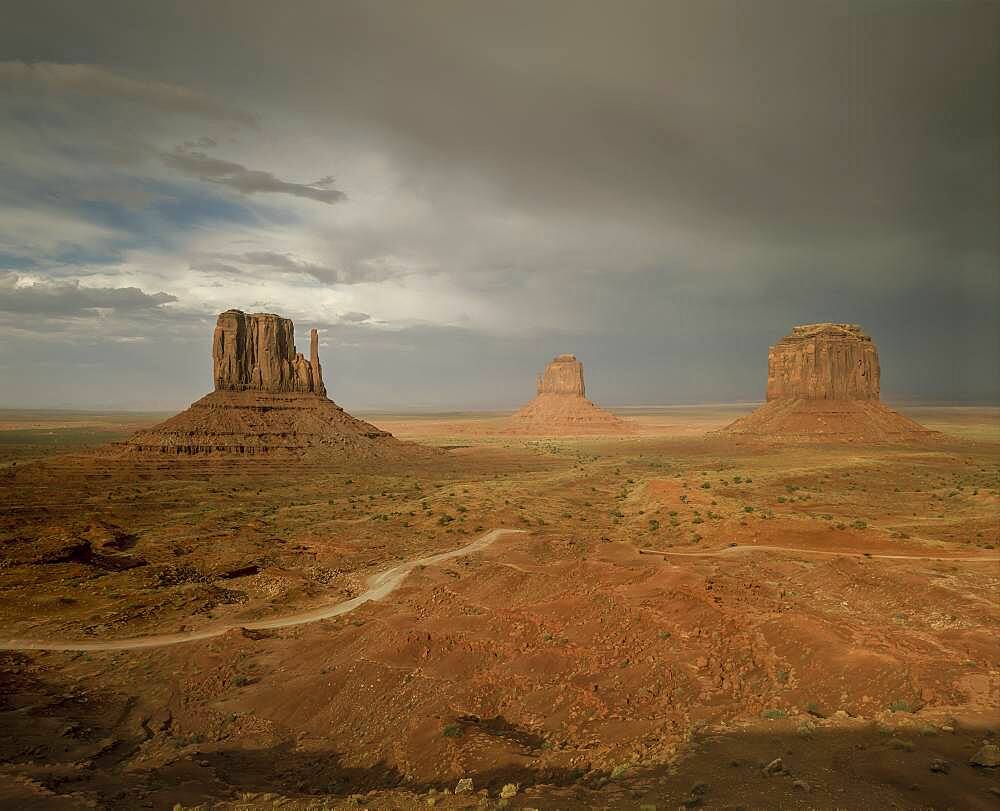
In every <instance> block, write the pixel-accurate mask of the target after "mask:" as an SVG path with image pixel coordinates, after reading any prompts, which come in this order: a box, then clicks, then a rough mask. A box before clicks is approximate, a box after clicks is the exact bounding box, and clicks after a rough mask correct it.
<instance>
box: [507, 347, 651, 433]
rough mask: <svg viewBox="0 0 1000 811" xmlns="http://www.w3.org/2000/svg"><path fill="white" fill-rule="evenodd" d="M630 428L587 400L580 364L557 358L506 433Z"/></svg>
mask: <svg viewBox="0 0 1000 811" xmlns="http://www.w3.org/2000/svg"><path fill="white" fill-rule="evenodd" d="M632 429H633V428H632V426H631V425H630V424H629V423H628V422H626V421H625V420H622V419H619V418H618V417H616V416H615V415H614V414H611V413H609V412H607V411H605V410H604V409H602V408H598V407H597V406H596V405H594V404H593V403H592V402H590V400H588V399H587V397H586V386H585V385H584V382H583V364H582V363H580V361H578V360H577V359H576V356H575V355H558V356H557V357H555V358H554V359H553V360H552V362H551V363H550V364H549V365H548V366H546V367H545V371H544V372H542V374H540V375H538V386H537V395H536V397H535V399H534V400H532V401H531V402H530V403H528V404H527V405H525V406H524V407H523V408H522V409H521V410H520V411H518V412H517V413H516V414H514V416H513V417H511V419H510V424H509V426H508V429H507V430H508V431H509V432H512V433H530V434H547V435H553V434H570V435H571V434H619V433H628V432H629V431H631V430H632Z"/></svg>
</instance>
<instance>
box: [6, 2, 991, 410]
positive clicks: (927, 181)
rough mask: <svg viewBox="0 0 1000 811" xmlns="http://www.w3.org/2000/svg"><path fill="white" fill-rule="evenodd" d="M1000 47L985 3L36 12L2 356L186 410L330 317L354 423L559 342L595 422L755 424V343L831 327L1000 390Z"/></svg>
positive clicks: (10, 96) (519, 369) (907, 380)
mask: <svg viewBox="0 0 1000 811" xmlns="http://www.w3.org/2000/svg"><path fill="white" fill-rule="evenodd" d="M54 18H58V19H60V20H61V21H62V22H63V24H62V25H61V26H59V27H58V29H56V28H53V27H52V26H51V25H50V21H51V19H54ZM998 24H1000V7H998V6H996V4H993V3H984V2H977V1H976V0H956V2H951V3H937V2H924V1H923V0H915V2H907V3H901V2H900V3H897V2H871V0H848V1H847V2H843V3H838V4H802V3H800V2H798V1H797V0H760V2H755V3H754V4H753V5H752V7H751V6H749V5H747V4H744V3H738V2H735V0H703V1H702V2H698V3H687V2H680V3H662V2H645V0H629V2H627V3H626V4H625V5H624V6H623V7H612V6H609V5H608V4H606V3H597V2H594V3H591V2H586V0H574V1H573V2H569V1H568V0H567V2H561V0H553V2H547V3H544V4H541V5H539V4H537V3H532V2H519V0H513V1H512V2H508V3H504V4H500V5H497V4H492V3H486V2H460V3H454V2H449V1H448V0H430V1H429V2H426V3H421V4H420V5H419V7H418V6H408V5H406V4H398V3H380V2H374V3H373V2H353V0H345V1H344V2H339V3H336V4H329V3H324V2H308V0H304V2H300V3H296V4H295V5H294V7H293V8H291V9H288V10H287V11H286V12H283V13H282V14H281V15H275V14H274V11H273V5H272V4H270V3H265V2H256V1H255V0H250V1H248V2H232V3H230V2H225V1H224V2H218V3H212V4H208V5H201V6H198V5H191V6H184V7H182V8H181V9H176V8H173V7H168V6H158V5H155V4H154V5H151V6H149V7H148V8H146V9H144V13H143V14H142V15H136V14H135V13H134V9H133V8H132V6H131V4H129V3H124V2H122V3H119V2H116V1H115V0H102V2H99V3H97V4H96V5H95V4H88V5H87V7H84V6H83V5H81V4H72V3H71V4H64V3H58V2H52V3H50V2H49V0H37V2H35V3H32V4H31V5H30V6H28V5H22V6H21V7H19V8H18V9H16V10H14V11H12V12H11V13H10V14H8V15H7V18H6V19H5V24H4V26H3V27H2V28H0V49H2V51H0V52H3V53H4V54H7V55H8V60H9V61H6V62H0V91H4V92H0V120H2V122H3V123H2V124H0V155H2V156H3V157H0V269H6V270H7V272H8V273H9V274H13V275H8V276H6V277H4V278H5V282H4V284H5V285H7V286H6V287H2V288H0V295H3V296H7V298H5V299H3V301H4V302H6V303H4V304H0V338H3V339H4V340H3V341H0V347H2V348H0V365H2V364H6V365H7V366H8V367H9V368H13V369H15V371H16V373H17V374H18V375H19V376H20V377H24V376H29V377H30V375H31V374H33V371H32V369H33V368H36V366H37V363H38V362H40V361H41V360H44V357H40V356H39V354H38V353H40V352H42V351H43V349H41V348H39V347H40V346H41V344H36V343H32V342H35V341H37V340H40V339H42V338H43V339H44V344H45V346H50V347H55V346H56V345H57V344H58V341H59V340H60V338H59V336H60V335H62V336H63V340H64V341H65V342H66V343H67V344H68V343H70V342H72V343H73V345H74V346H75V347H78V348H79V347H83V346H87V347H90V349H88V350H87V351H88V352H89V353H90V354H89V355H88V357H89V359H90V360H89V361H87V362H88V363H92V364H100V363H103V362H105V361H104V359H105V358H107V361H106V362H107V363H108V364H113V368H115V369H128V368H135V367H137V366H138V365H140V364H142V363H144V362H147V361H148V362H153V363H155V364H157V365H158V366H160V367H161V368H164V369H172V370H174V372H175V373H176V374H178V375H182V376H183V375H187V377H184V378H183V379H178V380H172V381H169V382H167V383H163V384H160V383H157V382H156V381H155V380H151V381H150V384H149V387H148V388H147V389H146V391H148V393H149V400H150V402H149V403H147V405H164V404H165V403H161V402H160V400H170V403H169V405H182V404H183V401H184V400H186V399H190V398H193V397H194V396H196V395H197V394H198V393H199V392H200V391H202V390H203V389H204V388H205V386H206V385H207V384H206V382H205V381H206V380H208V375H207V372H206V371H205V370H206V369H207V365H208V350H207V345H208V336H209V335H210V333H211V323H212V319H213V315H214V313H215V312H218V311H220V310H223V309H227V308H229V307H240V308H242V309H246V310H270V311H277V312H282V313H285V314H287V315H290V316H292V317H294V318H295V319H296V321H297V323H298V325H299V327H300V329H304V328H308V327H309V326H311V325H317V326H319V327H320V328H321V330H322V334H323V337H324V342H325V349H324V353H325V355H324V363H325V365H326V366H328V367H329V368H331V370H335V371H336V373H337V374H336V377H335V378H331V379H335V380H336V383H335V384H334V385H333V386H331V391H332V392H333V394H334V396H336V397H337V398H338V400H340V401H342V402H344V403H345V404H347V405H354V404H361V405H386V406H399V405H405V404H406V403H408V402H409V403H422V404H431V405H435V406H439V407H440V406H447V405H449V404H450V405H454V406H455V407H465V406H470V405H481V406H491V405H493V406H501V405H504V406H506V405H514V404H516V402H517V401H518V400H521V399H524V398H526V397H527V396H530V393H531V390H532V381H533V375H534V373H535V372H536V371H537V370H538V368H540V367H541V365H542V364H543V363H544V362H545V361H546V359H548V358H549V357H551V356H552V355H554V354H557V353H559V352H564V351H570V352H576V354H578V355H579V356H580V357H581V358H582V359H583V360H584V362H585V364H586V366H587V370H588V390H590V391H592V392H593V393H594V395H595V397H597V398H598V399H601V400H604V401H606V402H611V403H615V402H619V403H649V402H691V401H698V400H723V399H753V398H757V397H759V396H760V395H761V392H762V389H763V383H764V380H763V377H764V370H765V366H766V353H767V347H768V345H769V344H771V343H773V342H774V341H776V340H777V339H779V338H780V337H781V336H782V335H784V334H786V333H787V332H788V330H789V329H790V328H791V326H792V325H793V324H796V323H805V322H813V321H819V320H836V321H850V322H858V323H861V324H863V325H864V326H865V328H866V329H867V330H868V331H869V332H871V333H872V334H873V336H874V337H875V339H876V341H877V342H878V344H879V347H880V350H881V352H882V360H883V369H884V376H883V377H884V383H885V391H886V392H887V394H888V395H890V396H896V397H911V396H912V397H922V398H933V399H954V400H963V401H970V400H995V399H1000V369H998V368H997V365H996V363H995V347H996V346H997V345H998V344H1000V326H998V321H997V318H996V315H995V313H996V310H997V308H998V304H1000V274H997V272H996V269H997V267H998V266H1000V245H998V239H1000V237H998V231H997V229H996V222H997V221H1000V156H998V153H997V151H996V143H997V142H998V140H1000V132H998V121H1000V109H998V104H1000V49H998V46H997V43H996V39H995V37H994V35H993V34H994V32H995V30H996V28H997V25H998ZM334 177H335V178H336V181H334ZM311 178H319V179H318V180H315V181H313V182H308V181H309V180H310V179H311ZM15 277H16V279H15V281H14V282H13V285H14V286H13V287H11V283H10V279H12V278H15ZM160 291H162V292H160ZM102 301H103V302H104V304H103V305H102V304H100V303H98V302H102ZM18 308H20V309H18ZM31 308H36V309H35V310H32V309H31ZM19 313H20V314H23V315H25V316H28V315H30V314H32V313H34V314H35V315H36V319H35V321H32V320H31V319H28V318H22V319H18V314H19ZM33 324H37V326H38V328H37V329H35V327H34V326H33ZM88 330H90V332H89V333H88ZM88 335H89V336H90V337H87V336H88ZM139 335H145V336H148V337H149V340H148V341H145V342H144V346H143V347H142V348H143V349H144V351H146V352H147V353H149V357H148V358H147V359H146V361H143V360H142V358H141V357H139V356H136V355H133V354H130V353H131V352H132V351H133V350H136V349H137V348H138V347H137V346H133V345H132V344H130V343H129V340H130V339H131V338H134V337H136V336H139ZM29 343H30V344H31V348H30V349H29V348H28V344H29ZM126 349H127V350H128V351H127V352H126ZM53 351H55V349H53ZM80 351H82V350H80ZM28 357H31V358H32V359H33V360H32V361H31V362H30V363H29V362H27V361H24V365H23V366H18V364H19V363H21V362H22V361H21V360H19V358H28ZM77 360H78V361H81V362H82V359H81V358H78V359H77ZM123 364H124V365H123ZM129 364H131V366H129ZM78 365H79V364H78ZM87 368H92V367H87ZM109 368H112V367H111V366H109ZM69 373H70V374H73V372H72V370H70V372H69ZM78 382H79V384H80V385H79V386H78V387H77V388H76V389H74V390H73V391H74V392H76V393H78V396H80V397H85V398H90V400H89V401H90V402H94V403H96V402H98V401H100V402H112V401H114V396H115V395H114V394H113V392H115V391H117V390H118V389H116V388H115V386H116V384H115V381H114V379H113V377H112V376H111V375H110V372H109V375H108V376H105V377H100V376H95V375H94V374H92V373H89V374H88V375H86V376H81V378H80V380H79V381H78ZM39 386H40V387H39V388H35V389H29V388H25V389H23V390H22V391H23V392H29V393H30V396H31V397H34V398H36V399H39V398H40V399H41V400H44V399H45V398H44V391H45V390H44V385H42V384H41V383H40V384H39ZM18 396H21V395H18ZM24 396H25V397H27V396H28V394H25V395H24ZM74 396H77V394H74ZM102 398H103V399H102ZM171 398H173V399H171ZM176 400H180V401H181V402H176ZM17 404H18V405H23V404H31V403H28V402H27V401H26V400H23V401H20V402H18V403H17ZM0 405H2V403H0Z"/></svg>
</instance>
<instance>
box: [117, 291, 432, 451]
mask: <svg viewBox="0 0 1000 811" xmlns="http://www.w3.org/2000/svg"><path fill="white" fill-rule="evenodd" d="M212 366H213V377H214V380H215V391H213V392H212V393H211V394H207V395H205V396H204V397H202V398H201V399H200V400H198V401H197V402H196V403H193V404H192V405H191V407H190V408H188V409H187V410H186V411H182V412H181V413H180V414H177V415H176V416H173V417H171V418H170V419H168V420H166V421H165V422H162V423H160V424H159V425H156V426H154V427H152V428H148V429H145V430H142V431H138V432H137V433H135V434H134V435H133V436H131V437H130V438H129V439H128V440H127V441H126V442H125V443H124V444H123V445H121V446H120V447H119V450H120V451H124V452H125V453H128V454H142V455H149V454H156V455H165V456H199V455H222V456H233V455H235V456H251V455H252V456H277V455H303V454H308V455H321V456H325V457H335V458H341V459H352V460H355V459H358V460H360V459H373V460H376V459H377V460H385V459H401V458H410V457H423V456H428V455H430V454H431V453H432V452H431V451H429V450H427V449H423V448H420V447H418V446H415V445H412V444H410V443H403V442H399V441H398V440H396V439H395V438H394V437H393V436H392V435H391V434H389V433H387V432H386V431H381V430H379V429H378V428H376V427H375V426H373V425H370V424H369V423H367V422H364V421H363V420H359V419H356V418H354V417H352V416H351V415H350V414H348V413H347V412H345V411H344V410H343V409H342V408H341V407H340V406H338V405H337V404H336V403H334V402H332V401H331V400H329V399H328V398H327V396H326V386H325V385H324V383H323V370H322V367H321V366H320V362H319V336H318V335H317V333H316V330H312V332H311V334H310V341H309V359H308V360H307V359H306V358H305V357H304V356H303V355H302V354H301V353H299V352H296V351H295V325H294V324H293V323H292V322H291V320H290V319H288V318H282V317H281V316H279V315H272V314H270V313H255V314H253V315H247V314H246V313H243V312H240V311H239V310H227V311H226V312H224V313H222V314H221V315H220V316H219V319H218V323H217V326H216V328H215V334H214V336H213V338H212Z"/></svg>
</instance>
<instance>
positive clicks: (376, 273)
mask: <svg viewBox="0 0 1000 811" xmlns="http://www.w3.org/2000/svg"><path fill="white" fill-rule="evenodd" d="M216 259H217V260H219V261H209V262H199V263H197V264H196V265H194V266H193V267H195V269H196V270H204V271H218V272H225V273H236V274H241V273H243V274H245V273H248V272H250V273H253V272H256V270H255V269H256V268H264V269H267V270H277V271H280V272H282V273H291V274H297V275H305V276H308V277H310V278H312V279H315V280H316V281H318V282H323V283H324V284H361V283H363V282H379V281H384V280H386V279H390V278H393V277H394V276H397V275H399V274H398V273H397V272H395V271H393V270H392V269H389V268H385V267H362V266H356V267H351V268H331V267H326V266H324V265H320V264H317V263H315V262H309V261H307V260H305V259H302V258H300V257H298V256H295V255H294V254H290V253H279V252H277V251H248V252H246V253H242V254H219V255H218V256H217V257H216ZM236 265H244V266H249V267H250V268H252V269H254V270H251V271H246V270H240V269H239V268H238V267H237V266H236Z"/></svg>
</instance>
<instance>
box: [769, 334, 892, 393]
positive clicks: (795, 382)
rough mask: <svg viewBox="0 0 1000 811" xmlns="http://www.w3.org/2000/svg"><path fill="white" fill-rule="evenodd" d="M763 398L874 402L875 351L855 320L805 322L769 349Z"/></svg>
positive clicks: (876, 365) (876, 354)
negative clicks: (847, 322)
mask: <svg viewBox="0 0 1000 811" xmlns="http://www.w3.org/2000/svg"><path fill="white" fill-rule="evenodd" d="M767 399H768V400H779V399H803V400H878V399H879V364H878V350H877V349H876V348H875V344H874V343H873V342H872V339H871V338H870V337H869V336H868V335H865V333H864V332H862V331H861V327H859V326H858V325H856V324H805V325H802V326H798V327H794V328H793V329H792V333H791V335H788V336H786V337H785V338H782V339H781V340H780V341H779V342H778V343H777V344H775V345H774V346H772V347H771V350H770V352H768V356H767Z"/></svg>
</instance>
